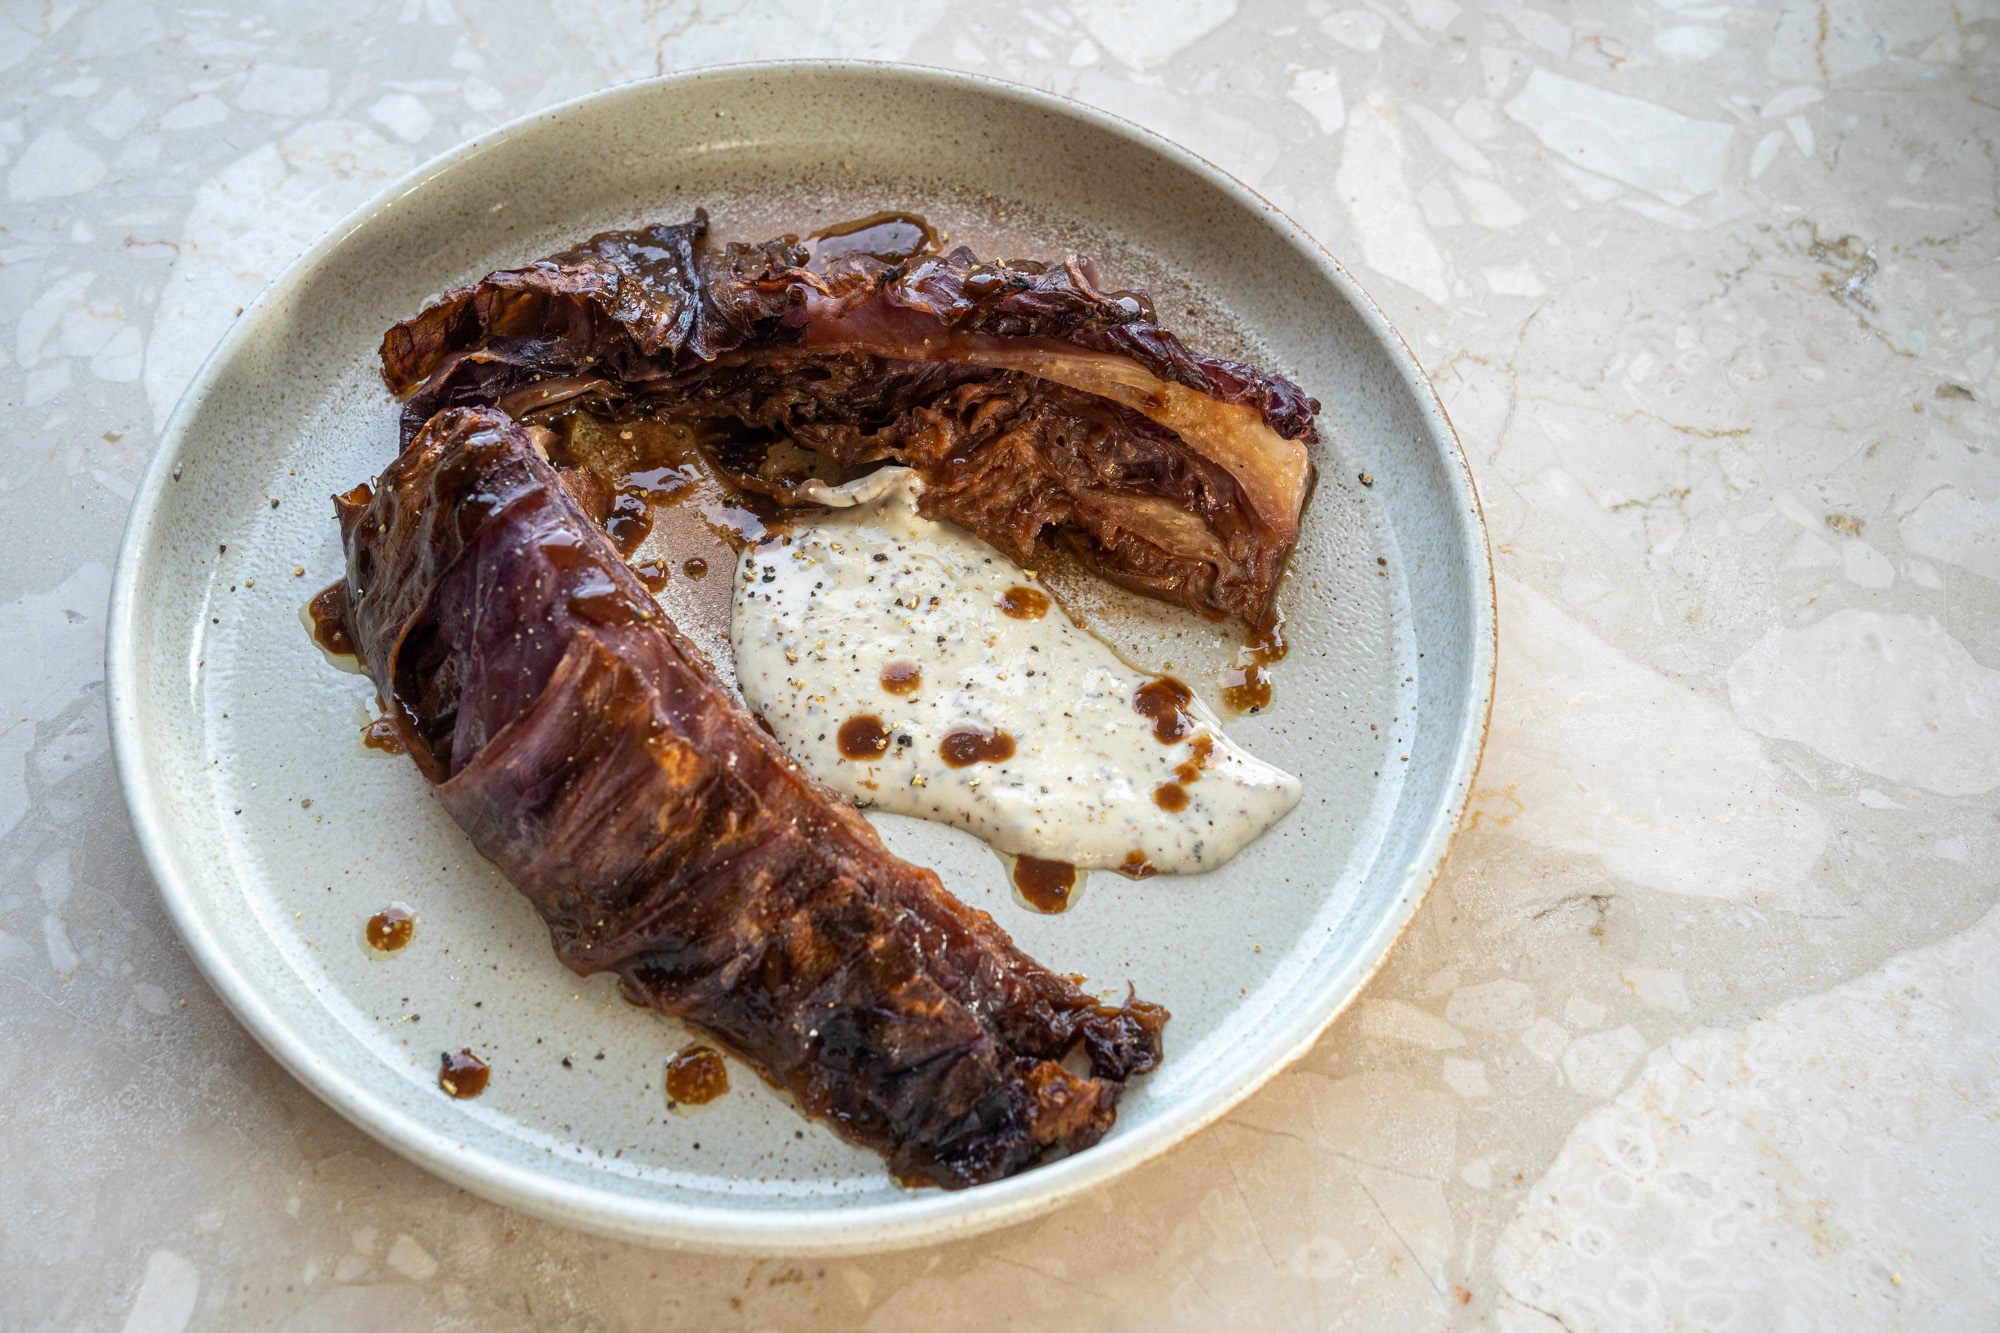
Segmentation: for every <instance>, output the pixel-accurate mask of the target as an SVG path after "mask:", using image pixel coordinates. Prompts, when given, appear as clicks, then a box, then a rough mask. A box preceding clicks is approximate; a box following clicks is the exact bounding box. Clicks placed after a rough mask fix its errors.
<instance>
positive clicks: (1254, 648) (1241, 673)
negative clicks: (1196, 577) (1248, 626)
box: [1222, 615, 1287, 713]
mask: <svg viewBox="0 0 2000 1333" xmlns="http://www.w3.org/2000/svg"><path fill="white" fill-rule="evenodd" d="M1286 651H1287V648H1286V645H1285V618H1284V617H1283V616H1282V615H1280V616H1279V617H1278V619H1277V623H1276V624H1274V625H1272V626H1271V627H1270V628H1269V629H1265V630H1253V631H1252V632H1251V634H1250V637H1249V639H1248V640H1247V641H1245V643H1244V645H1243V647H1242V648H1240V649H1238V650H1237V653H1236V662H1235V664H1234V665H1232V666H1226V667H1224V668H1223V669H1222V702H1223V703H1224V704H1226V705H1227V706H1228V707H1230V708H1233V709H1235V710H1236V711H1237V712H1239V713H1261V712H1263V711H1264V710H1265V709H1266V708H1269V707H1270V706H1271V671H1270V668H1271V667H1272V665H1273V664H1275V663H1278V662H1282V661H1284V660H1285V653H1286Z"/></svg>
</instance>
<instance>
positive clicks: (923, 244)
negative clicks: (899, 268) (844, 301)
mask: <svg viewBox="0 0 2000 1333" xmlns="http://www.w3.org/2000/svg"><path fill="white" fill-rule="evenodd" d="M806 239H808V240H810V241H812V242H813V247H812V258H810V259H809V260H807V261H806V266H807V267H808V268H810V269H812V270H813V272H815V273H824V272H826V266H827V265H828V264H830V263H832V262H833V261H834V260H836V259H838V258H840V257H841V256H842V255H857V254H858V255H868V256H870V257H871V258H874V259H880V260H884V261H886V262H888V263H892V264H893V263H895V262H896V261H897V260H901V259H909V258H912V257H914V256H916V255H920V254H925V253H927V252H930V251H933V250H936V249H937V248H938V245H939V240H938V234H937V232H936V231H935V230H934V229H932V227H931V224H930V223H929V221H927V220H926V219H925V218H924V216H923V215H922V214H921V213H870V214H869V215H868V216H867V217H865V218H855V219H854V220H853V221H851V222H836V223H834V224H833V225H832V226H830V227H824V228H822V229H820V230H819V231H816V232H814V233H813V234H812V235H811V236H809V237H807V238H806Z"/></svg>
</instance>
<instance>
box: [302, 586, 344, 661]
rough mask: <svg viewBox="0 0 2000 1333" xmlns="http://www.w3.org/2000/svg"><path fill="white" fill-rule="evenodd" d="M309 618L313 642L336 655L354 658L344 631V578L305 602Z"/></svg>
mask: <svg viewBox="0 0 2000 1333" xmlns="http://www.w3.org/2000/svg"><path fill="white" fill-rule="evenodd" d="M306 614H308V615H310V616H311V617H312V627H313V628H312V636H313V642H314V643H316V644H318V645H319V646H320V647H321V648H324V649H325V650H326V651H327V652H329V653H332V654H334V655H335V656H337V657H353V656H355V652H354V639H353V637H352V636H351V635H349V634H348V632H347V580H346V579H342V580H340V581H339V582H338V583H331V584H328V585H327V586H326V587H324V588H322V589H320V591H319V595H318V596H316V597H314V598H313V599H312V601H311V602H309V603H307V604H306Z"/></svg>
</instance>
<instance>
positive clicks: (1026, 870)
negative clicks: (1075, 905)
mask: <svg viewBox="0 0 2000 1333" xmlns="http://www.w3.org/2000/svg"><path fill="white" fill-rule="evenodd" d="M1014 887H1015V888H1017V889H1019V890H1020V891H1021V896H1022V897H1023V898H1025V899H1026V900H1027V902H1028V906H1030V907H1032V908H1034V909H1035V910H1036V911H1037V912H1049V913H1055V912H1060V911H1063V910H1065V909H1066V908H1068V906H1069V904H1070V895H1071V894H1072V893H1073V892H1074V891H1075V889H1076V867H1075V866H1073V865H1071V864H1070V863H1069V862H1067V861H1044V860H1043V859H1042V858H1041V857H1039V856H1017V857H1015V858H1014Z"/></svg>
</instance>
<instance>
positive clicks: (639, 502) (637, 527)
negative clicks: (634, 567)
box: [604, 491, 653, 556]
mask: <svg viewBox="0 0 2000 1333" xmlns="http://www.w3.org/2000/svg"><path fill="white" fill-rule="evenodd" d="M652 530H653V506H652V505H650V504H648V503H647V501H646V497H645V496H644V495H643V494H640V493H638V492H635V491H620V492H618V494H616V495H614V496H613V497H611V512H610V513H609V514H608V515H606V516H605V519H604V533H605V535H606V536H608V537H609V538H611V544H612V545H613V546H616V547H617V548H618V554H619V555H621V556H630V555H631V554H632V552H634V551H636V550H638V549H639V544H640V543H641V542H643V541H645V540H646V534H647V533H649V532H651V531H652Z"/></svg>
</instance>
